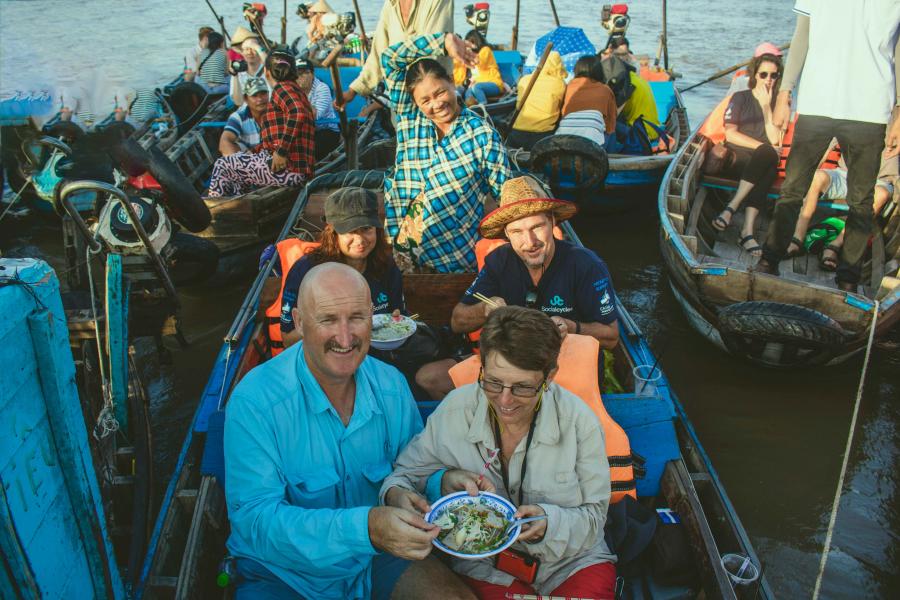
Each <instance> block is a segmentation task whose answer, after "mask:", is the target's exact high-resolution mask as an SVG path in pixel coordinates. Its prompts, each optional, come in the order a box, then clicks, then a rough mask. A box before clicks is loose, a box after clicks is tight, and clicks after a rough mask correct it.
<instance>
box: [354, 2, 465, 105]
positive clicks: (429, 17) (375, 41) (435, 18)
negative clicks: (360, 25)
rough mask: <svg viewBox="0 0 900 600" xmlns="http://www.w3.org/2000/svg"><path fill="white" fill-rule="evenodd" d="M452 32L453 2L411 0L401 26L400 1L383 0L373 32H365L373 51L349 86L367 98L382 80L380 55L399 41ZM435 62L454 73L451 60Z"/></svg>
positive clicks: (442, 59) (441, 59) (444, 57)
mask: <svg viewBox="0 0 900 600" xmlns="http://www.w3.org/2000/svg"><path fill="white" fill-rule="evenodd" d="M452 31H453V0H413V6H412V12H411V13H410V15H409V23H408V24H407V25H406V26H404V25H403V18H402V17H401V16H400V0H385V2H384V6H383V7H382V9H381V16H380V17H379V18H378V25H376V27H375V32H374V33H372V32H366V33H368V34H369V35H370V37H371V38H372V51H371V52H370V53H369V56H368V57H366V64H365V65H363V68H362V72H361V73H360V74H359V77H357V78H356V79H354V80H353V83H351V84H350V89H352V90H353V91H354V92H356V93H357V94H360V95H362V96H369V95H371V94H372V92H374V91H375V88H376V87H378V84H379V82H381V80H382V78H383V77H384V73H383V72H382V70H381V53H382V52H384V50H385V48H388V47H389V46H393V45H394V44H397V43H399V42H403V41H405V40H408V39H412V38H416V37H419V36H422V35H428V34H430V33H441V32H443V33H450V32H452ZM438 61H440V62H441V64H442V65H444V68H445V69H447V72H448V73H453V60H452V59H450V58H448V57H446V56H442V57H439V58H438Z"/></svg>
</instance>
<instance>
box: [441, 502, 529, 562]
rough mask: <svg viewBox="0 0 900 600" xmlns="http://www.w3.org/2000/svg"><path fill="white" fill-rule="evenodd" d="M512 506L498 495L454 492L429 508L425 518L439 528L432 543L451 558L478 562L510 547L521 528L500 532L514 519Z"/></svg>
mask: <svg viewBox="0 0 900 600" xmlns="http://www.w3.org/2000/svg"><path fill="white" fill-rule="evenodd" d="M515 514H516V507H515V506H514V505H513V504H512V502H510V501H509V500H507V499H506V498H503V497H502V496H498V495H497V494H492V493H490V492H481V493H479V494H478V495H477V496H470V495H469V493H468V492H465V491H463V492H455V493H453V494H448V495H447V496H444V497H443V498H441V499H440V500H438V501H437V502H435V503H434V504H432V505H431V511H430V512H429V513H428V514H426V515H425V520H426V521H427V522H429V523H433V524H435V525H439V526H440V527H441V533H440V535H438V537H437V538H435V539H434V540H433V541H432V543H433V544H434V545H435V546H437V547H438V548H440V549H441V550H443V551H444V552H446V553H447V554H450V555H452V556H456V557H457V558H465V559H471V560H474V559H480V558H486V557H488V556H493V555H495V554H498V553H500V552H502V551H503V550H506V549H507V548H509V547H510V546H512V544H513V542H515V541H516V538H517V537H519V532H520V531H521V530H522V526H521V525H516V526H515V527H514V528H513V529H512V530H511V531H510V532H509V533H508V534H506V535H504V534H503V532H504V531H505V530H506V528H507V527H509V524H510V522H511V521H513V520H514V519H515V516H514V515H515Z"/></svg>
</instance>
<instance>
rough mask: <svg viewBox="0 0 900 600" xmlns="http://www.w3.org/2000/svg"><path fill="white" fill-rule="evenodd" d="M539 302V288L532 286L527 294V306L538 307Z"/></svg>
mask: <svg viewBox="0 0 900 600" xmlns="http://www.w3.org/2000/svg"><path fill="white" fill-rule="evenodd" d="M537 303H538V293H537V288H536V287H533V286H532V288H531V289H530V290H528V292H527V293H526V294H525V308H537Z"/></svg>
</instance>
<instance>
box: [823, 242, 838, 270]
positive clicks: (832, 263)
mask: <svg viewBox="0 0 900 600" xmlns="http://www.w3.org/2000/svg"><path fill="white" fill-rule="evenodd" d="M829 250H830V251H831V252H833V253H834V256H826V255H825V253H826V252H828V251H829ZM840 254H841V247H840V246H837V245H835V244H828V245H827V246H825V249H824V250H822V258H820V259H819V266H820V267H821V268H822V270H823V271H829V272H832V273H833V272H834V271H837V268H838V257H839V256H840Z"/></svg>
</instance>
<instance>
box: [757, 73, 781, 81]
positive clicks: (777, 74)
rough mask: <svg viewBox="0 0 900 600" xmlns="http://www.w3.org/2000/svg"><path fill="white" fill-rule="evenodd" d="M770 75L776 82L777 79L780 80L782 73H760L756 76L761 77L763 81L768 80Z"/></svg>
mask: <svg viewBox="0 0 900 600" xmlns="http://www.w3.org/2000/svg"><path fill="white" fill-rule="evenodd" d="M770 75H771V76H772V81H775V80H776V79H778V78H779V77H780V76H781V73H779V72H778V71H772V72H769V71H760V72H759V73H757V74H756V76H757V77H759V78H760V79H762V80H763V81H765V80H766V79H768V78H769V76H770Z"/></svg>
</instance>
